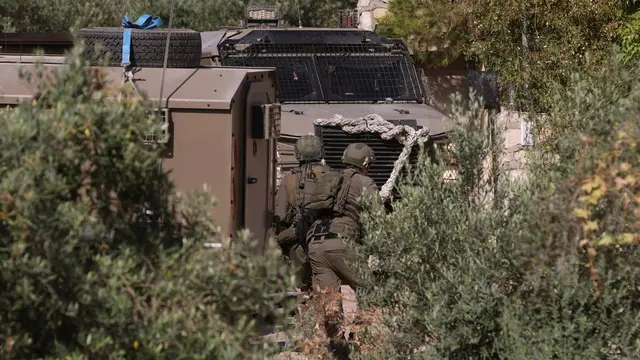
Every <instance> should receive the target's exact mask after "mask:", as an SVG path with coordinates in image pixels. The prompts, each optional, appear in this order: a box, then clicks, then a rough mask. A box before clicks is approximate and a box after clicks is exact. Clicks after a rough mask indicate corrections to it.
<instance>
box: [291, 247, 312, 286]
mask: <svg viewBox="0 0 640 360" xmlns="http://www.w3.org/2000/svg"><path fill="white" fill-rule="evenodd" d="M287 255H288V258H289V260H290V261H291V262H292V263H293V265H294V266H295V267H296V275H297V276H298V281H300V284H299V286H300V290H302V291H309V290H311V285H312V277H311V274H312V273H311V264H310V263H309V256H308V255H307V253H306V252H305V250H304V249H303V248H302V246H301V245H300V244H295V245H293V246H292V247H291V248H290V249H289V252H288V254H287Z"/></svg>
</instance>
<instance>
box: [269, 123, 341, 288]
mask: <svg viewBox="0 0 640 360" xmlns="http://www.w3.org/2000/svg"><path fill="white" fill-rule="evenodd" d="M294 153H295V156H296V159H297V160H298V162H299V166H298V167H296V168H295V169H293V170H292V171H291V172H289V173H287V174H285V175H284V176H283V177H282V181H281V182H280V187H279V189H278V194H277V199H276V204H275V219H276V223H277V224H276V241H277V242H278V245H280V248H281V249H282V251H283V253H284V254H285V255H286V256H287V257H288V258H289V260H290V261H291V262H292V263H294V264H295V266H296V267H297V268H298V276H299V280H300V281H301V286H300V288H301V290H302V291H308V290H310V287H311V266H310V264H309V258H308V255H307V248H306V244H305V243H304V242H305V241H306V239H300V236H297V235H296V227H297V226H298V222H299V221H300V216H301V214H300V208H301V207H304V204H305V202H306V201H307V200H308V199H309V198H310V194H311V193H313V191H314V184H315V183H316V181H318V179H320V178H321V177H322V175H323V174H324V173H326V172H327V171H330V169H329V167H328V166H326V165H323V164H322V162H321V161H322V158H323V144H322V141H321V140H320V138H318V137H317V136H313V135H305V136H302V137H301V138H300V139H298V141H296V144H295V146H294Z"/></svg>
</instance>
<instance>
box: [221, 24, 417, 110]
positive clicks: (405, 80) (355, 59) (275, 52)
mask: <svg viewBox="0 0 640 360" xmlns="http://www.w3.org/2000/svg"><path fill="white" fill-rule="evenodd" d="M280 32H282V31H280ZM273 33H277V32H276V31H274V32H273ZM289 33H299V34H297V35H298V36H297V38H296V37H293V38H292V36H293V35H295V34H289V35H288V38H284V37H283V38H281V39H275V40H280V41H282V42H286V43H274V42H275V41H274V40H273V39H270V38H269V37H268V36H265V37H264V38H260V39H254V41H252V40H251V39H246V40H245V39H243V40H241V41H238V40H233V41H231V40H229V41H227V42H223V43H222V44H221V45H220V47H219V51H220V55H221V63H222V65H225V66H240V67H275V68H276V70H277V71H276V74H277V81H278V92H279V93H278V95H279V98H280V99H281V101H284V102H310V103H313V102H350V103H354V102H375V101H385V100H388V99H391V100H395V101H420V99H421V89H420V86H419V84H418V78H417V75H416V73H415V69H414V67H413V63H412V61H411V59H410V58H409V56H408V53H406V51H404V49H403V48H402V45H401V44H399V43H397V42H392V41H389V42H388V43H385V44H371V43H370V42H368V41H366V39H365V40H363V39H362V38H361V37H358V38H357V39H352V38H347V36H345V35H344V34H341V35H340V36H338V35H336V39H334V40H335V41H336V43H335V44H331V43H327V42H328V41H330V40H331V39H327V38H318V36H317V34H308V35H309V36H305V34H304V32H302V31H289ZM334 35H335V34H334ZM266 40H270V42H269V41H266ZM304 40H308V41H309V43H301V42H302V41H304ZM340 40H342V42H341V41H340ZM354 40H358V42H361V43H359V44H354V43H351V44H345V42H354Z"/></svg>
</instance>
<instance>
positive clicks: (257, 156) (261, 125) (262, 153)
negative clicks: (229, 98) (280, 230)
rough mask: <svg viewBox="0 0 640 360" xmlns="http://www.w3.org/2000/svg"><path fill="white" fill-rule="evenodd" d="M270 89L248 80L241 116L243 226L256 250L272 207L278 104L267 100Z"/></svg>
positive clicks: (264, 237)
mask: <svg viewBox="0 0 640 360" xmlns="http://www.w3.org/2000/svg"><path fill="white" fill-rule="evenodd" d="M270 90H272V88H271V87H270V84H269V83H265V82H251V83H250V85H249V91H248V93H247V109H246V117H245V119H246V127H245V129H246V137H245V139H246V143H245V156H244V157H245V159H244V162H245V168H244V169H245V171H244V173H245V183H244V186H245V193H244V209H245V211H244V227H245V228H247V229H249V230H251V232H252V233H253V234H254V236H255V237H256V238H257V239H258V240H259V241H260V245H259V249H258V250H260V251H263V250H264V248H265V245H266V241H267V240H268V237H269V229H270V228H271V219H272V216H273V211H274V204H275V192H276V189H275V182H276V168H275V167H276V146H277V138H278V137H279V135H280V105H279V104H272V103H271V101H272V100H273V98H271V99H270V96H269V94H270V93H271V92H270Z"/></svg>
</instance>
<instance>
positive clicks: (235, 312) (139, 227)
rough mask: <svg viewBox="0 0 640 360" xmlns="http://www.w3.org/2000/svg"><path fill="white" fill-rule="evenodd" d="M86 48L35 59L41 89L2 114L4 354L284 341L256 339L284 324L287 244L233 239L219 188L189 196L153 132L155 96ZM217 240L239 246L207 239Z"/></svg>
mask: <svg viewBox="0 0 640 360" xmlns="http://www.w3.org/2000/svg"><path fill="white" fill-rule="evenodd" d="M81 50H82V49H81V48H80V47H78V48H75V49H74V51H73V53H72V54H71V55H70V56H69V57H68V58H67V60H68V61H67V65H65V66H64V67H58V68H55V69H52V68H51V67H49V68H46V67H44V66H41V65H37V66H35V67H34V68H29V69H26V70H29V71H30V72H29V73H27V78H30V79H31V81H32V83H33V84H34V86H37V95H36V97H35V99H36V100H34V102H28V103H22V104H21V105H19V106H18V107H17V108H15V109H12V110H7V111H3V112H2V113H1V114H0V124H1V126H2V128H3V131H2V134H0V149H1V150H0V174H1V176H0V293H1V294H2V295H1V296H0V322H1V323H2V324H3V326H2V327H1V328H0V355H1V356H0V357H2V358H21V357H24V358H36V357H37V358H47V359H48V358H51V359H53V358H56V359H60V358H65V357H66V356H69V357H72V358H74V359H125V358H126V359H129V358H133V357H135V358H136V359H205V358H216V359H238V358H242V359H253V358H255V359H258V358H263V357H264V354H269V353H273V352H275V351H276V349H274V348H273V347H271V346H258V345H251V344H250V343H249V342H248V338H249V337H250V336H255V335H259V334H260V332H261V331H262V330H263V326H265V325H267V323H275V324H279V323H281V322H282V321H283V318H282V315H278V314H277V313H276V312H275V309H276V301H278V300H279V299H276V298H268V297H267V296H266V295H267V294H269V293H273V292H281V291H285V290H286V289H290V288H291V287H292V285H293V280H292V279H291V276H289V275H287V274H288V270H287V269H286V265H284V264H282V262H281V261H280V257H279V254H278V252H277V251H276V250H274V249H272V248H270V249H268V250H267V252H266V254H265V256H255V255H253V254H252V251H251V249H252V248H253V246H254V242H253V240H252V238H251V236H250V235H249V234H247V233H240V234H238V236H237V238H236V239H235V240H234V243H233V246H231V244H230V243H229V242H228V241H226V240H223V239H220V238H219V235H217V234H216V227H215V226H214V225H213V224H212V223H211V218H210V209H211V207H212V206H213V205H214V204H213V203H212V201H211V200H210V198H209V195H208V193H207V191H206V189H204V190H203V191H201V192H198V193H194V194H187V195H184V194H177V193H176V192H175V190H174V187H173V184H172V183H171V181H170V180H169V179H168V177H167V173H166V172H165V171H163V169H162V167H161V164H160V156H159V152H160V151H161V150H162V149H161V147H160V146H159V145H154V144H147V145H145V144H144V143H143V142H142V138H143V136H144V135H145V134H147V133H150V132H157V131H158V130H159V127H158V125H157V124H158V121H157V118H156V117H155V116H153V115H150V116H148V114H149V111H150V110H151V107H150V106H151V104H150V103H149V102H148V101H147V100H146V98H143V99H141V100H134V99H132V98H130V97H128V96H127V94H123V95H124V98H123V100H122V101H117V95H119V94H121V93H120V90H119V89H113V88H112V87H111V86H110V84H109V83H107V82H106V80H105V78H104V76H103V75H102V74H101V73H100V71H99V70H92V69H91V68H89V67H88V66H87V63H86V62H85V61H84V60H83V59H82V51H81ZM29 74H31V75H29ZM145 208H148V209H151V210H152V211H153V215H151V216H150V218H145V217H144V216H142V212H143V210H144V209H145ZM212 239H218V240H219V241H224V244H225V246H224V247H223V248H222V249H220V250H206V249H205V248H204V247H203V243H204V242H207V241H212ZM213 241H215V240H213Z"/></svg>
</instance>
